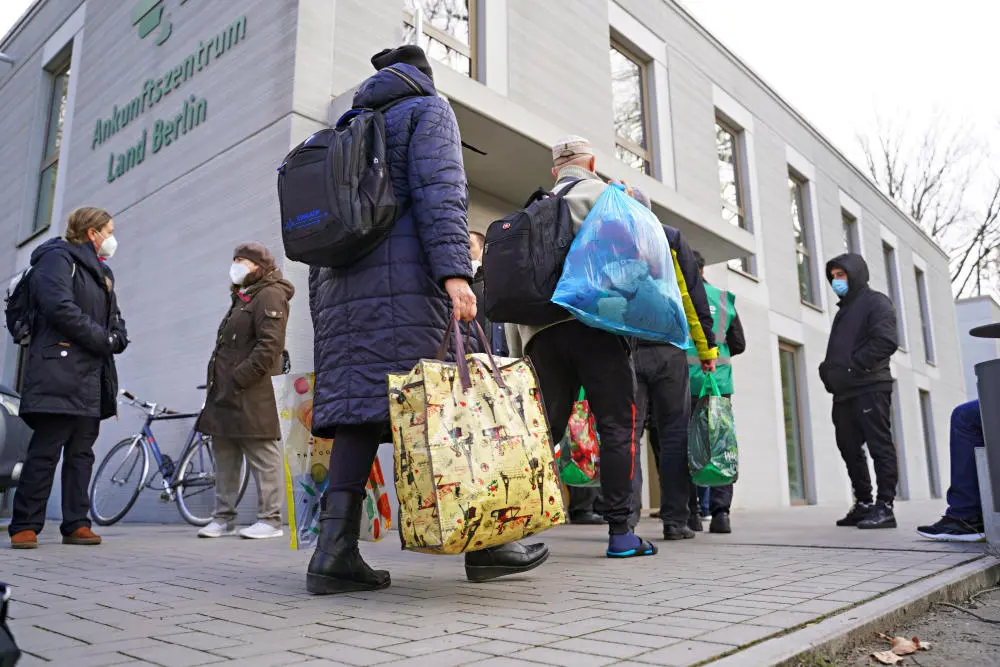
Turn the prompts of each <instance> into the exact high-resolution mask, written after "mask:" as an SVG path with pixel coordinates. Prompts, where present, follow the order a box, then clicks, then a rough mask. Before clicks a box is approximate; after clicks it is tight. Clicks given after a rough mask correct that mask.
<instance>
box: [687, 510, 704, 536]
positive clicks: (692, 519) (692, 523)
mask: <svg viewBox="0 0 1000 667" xmlns="http://www.w3.org/2000/svg"><path fill="white" fill-rule="evenodd" d="M688 528H690V529H691V530H693V531H694V532H696V533H700V532H701V531H703V530H705V527H704V526H702V525H701V515H700V514H692V515H691V516H689V517H688Z"/></svg>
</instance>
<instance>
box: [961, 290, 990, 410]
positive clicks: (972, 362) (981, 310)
mask: <svg viewBox="0 0 1000 667" xmlns="http://www.w3.org/2000/svg"><path fill="white" fill-rule="evenodd" d="M955 311H956V314H957V316H958V334H959V341H960V344H961V349H962V372H963V374H964V375H965V396H966V398H967V399H968V400H970V401H972V400H975V399H976V398H978V397H979V393H978V391H977V389H976V364H979V363H982V362H984V361H991V360H993V359H1000V340H997V339H995V338H975V337H973V336H970V335H969V330H970V329H973V328H975V327H980V326H983V325H984V324H994V323H996V322H1000V303H997V300H996V298H994V297H992V296H973V297H969V298H967V299H958V300H957V301H955Z"/></svg>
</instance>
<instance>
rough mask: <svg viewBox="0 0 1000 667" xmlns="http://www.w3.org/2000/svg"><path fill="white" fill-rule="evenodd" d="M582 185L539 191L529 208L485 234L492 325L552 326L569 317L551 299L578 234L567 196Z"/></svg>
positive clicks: (487, 295)
mask: <svg viewBox="0 0 1000 667" xmlns="http://www.w3.org/2000/svg"><path fill="white" fill-rule="evenodd" d="M579 182H580V181H579V180H576V181H572V182H571V183H570V184H569V185H568V186H566V187H565V188H563V190H562V192H560V193H559V194H553V193H552V192H549V191H547V190H543V189H541V188H539V189H538V190H536V191H535V193H534V194H533V195H531V197H530V198H529V199H528V201H527V202H526V203H525V204H524V208H522V209H520V210H518V211H514V212H513V213H511V214H510V215H508V216H507V217H505V218H503V219H502V220H497V221H496V222H494V223H493V224H491V225H490V228H489V229H488V230H487V231H486V247H485V249H484V251H483V286H484V290H485V298H484V299H483V300H484V301H485V308H486V317H488V318H489V320H490V321H491V322H510V323H512V324H549V323H550V322H555V321H558V320H560V319H562V318H564V317H566V315H567V312H566V310H564V309H563V308H562V307H560V306H557V305H556V304H554V303H552V301H551V299H552V293H553V292H555V290H556V283H558V282H559V278H560V277H561V276H562V269H563V263H564V262H565V261H566V254H567V253H568V252H569V246H570V244H572V243H573V237H574V236H575V234H574V232H573V219H572V217H571V216H570V213H569V205H568V204H567V203H566V202H565V201H563V196H565V195H566V193H568V192H569V191H570V190H571V189H573V187H574V186H575V185H576V184H577V183H579Z"/></svg>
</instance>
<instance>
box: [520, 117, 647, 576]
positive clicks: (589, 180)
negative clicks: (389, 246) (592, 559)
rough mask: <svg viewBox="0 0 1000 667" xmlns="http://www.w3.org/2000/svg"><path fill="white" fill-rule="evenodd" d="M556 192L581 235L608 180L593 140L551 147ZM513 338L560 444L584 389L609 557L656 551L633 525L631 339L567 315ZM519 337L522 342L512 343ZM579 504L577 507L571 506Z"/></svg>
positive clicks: (523, 330)
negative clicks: (593, 428)
mask: <svg viewBox="0 0 1000 667" xmlns="http://www.w3.org/2000/svg"><path fill="white" fill-rule="evenodd" d="M552 164H553V168H552V175H553V176H555V178H556V184H555V187H554V188H553V191H554V192H555V193H556V194H557V195H559V196H561V197H562V198H563V200H564V201H565V202H566V203H567V205H568V207H569V212H570V216H571V217H572V220H573V228H574V232H579V230H580V226H581V225H582V224H583V221H584V219H585V218H586V217H587V214H589V213H590V209H591V208H593V206H594V204H595V203H596V202H597V200H598V199H599V198H600V196H601V194H602V193H603V192H604V190H605V188H607V187H608V184H607V183H605V182H604V180H603V179H601V177H600V176H598V175H597V174H596V173H595V167H596V159H595V157H594V151H593V148H592V146H591V144H590V142H589V141H587V140H586V139H584V138H583V137H578V136H569V137H566V138H565V139H563V140H561V141H558V142H556V143H555V144H554V145H553V146H552ZM509 328H510V329H511V333H510V335H508V343H509V344H510V346H511V354H514V355H518V351H517V350H516V349H514V348H515V345H523V352H524V353H525V354H526V355H527V356H528V357H529V358H530V359H531V362H532V364H533V365H534V367H535V370H536V372H537V373H538V382H539V386H540V388H541V390H542V395H543V396H544V398H545V410H546V412H547V416H548V420H549V427H550V428H551V429H552V439H553V441H554V442H558V441H559V440H560V439H561V438H562V435H563V433H564V431H565V429H566V423H567V422H568V421H569V416H570V411H571V409H572V406H573V402H574V401H575V400H576V397H577V395H578V393H579V391H580V387H581V386H582V387H583V388H584V390H585V391H586V395H587V400H588V401H589V403H590V408H591V411H592V413H593V415H594V418H595V420H596V422H597V432H598V435H599V436H600V440H601V497H600V499H599V502H598V509H599V510H600V512H601V513H602V514H603V515H604V520H605V521H607V523H608V525H609V533H610V536H609V538H608V548H607V550H606V552H605V554H606V555H607V556H608V557H609V558H632V557H635V556H651V555H654V554H655V553H656V551H657V549H656V546H655V545H654V544H653V543H651V542H649V541H647V540H644V539H642V538H640V537H638V536H637V535H636V534H635V533H634V532H633V531H632V529H631V527H630V526H629V515H630V514H631V512H632V480H633V473H634V464H633V460H634V453H635V409H636V406H635V373H634V372H633V369H632V359H631V354H632V353H631V347H630V344H629V342H628V340H627V339H625V338H623V337H621V336H618V335H616V334H613V333H610V332H607V331H603V330H600V329H595V328H592V327H588V326H586V325H585V324H583V323H581V322H579V321H577V320H576V319H575V318H573V317H572V316H571V315H570V314H569V313H568V312H567V313H566V314H565V317H563V318H560V319H558V320H556V321H553V322H549V323H547V324H544V325H520V324H519V325H516V326H510V327H509ZM512 341H516V343H515V342H512ZM571 506H572V505H571Z"/></svg>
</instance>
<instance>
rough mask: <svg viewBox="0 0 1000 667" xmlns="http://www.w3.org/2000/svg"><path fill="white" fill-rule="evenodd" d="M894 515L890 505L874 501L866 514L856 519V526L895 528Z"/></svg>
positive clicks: (864, 527)
mask: <svg viewBox="0 0 1000 667" xmlns="http://www.w3.org/2000/svg"><path fill="white" fill-rule="evenodd" d="M895 527H896V515H895V514H893V513H892V505H889V504H887V503H875V504H874V505H873V506H872V509H871V511H870V512H868V516H867V517H865V518H864V519H862V520H861V521H858V528H861V529H864V530H871V529H873V528H895Z"/></svg>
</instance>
